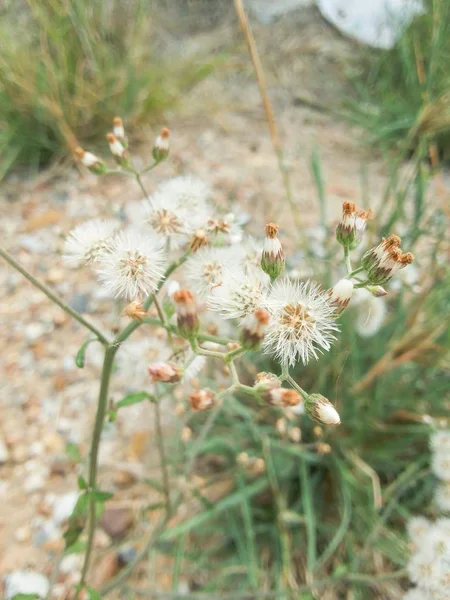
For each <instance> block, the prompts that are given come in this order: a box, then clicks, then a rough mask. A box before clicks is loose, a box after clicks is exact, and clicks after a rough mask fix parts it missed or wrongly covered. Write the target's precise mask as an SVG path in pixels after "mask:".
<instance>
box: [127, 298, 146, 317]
mask: <svg viewBox="0 0 450 600" xmlns="http://www.w3.org/2000/svg"><path fill="white" fill-rule="evenodd" d="M123 314H124V315H125V316H126V317H129V318H130V319H133V321H143V320H144V319H145V317H146V316H147V311H146V310H145V308H144V303H143V302H140V301H138V300H135V301H134V302H130V304H128V306H126V307H125V309H124V311H123Z"/></svg>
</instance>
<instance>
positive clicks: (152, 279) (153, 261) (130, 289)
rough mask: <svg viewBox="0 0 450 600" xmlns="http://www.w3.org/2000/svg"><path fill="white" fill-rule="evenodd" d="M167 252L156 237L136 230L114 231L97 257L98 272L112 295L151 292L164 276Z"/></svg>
mask: <svg viewBox="0 0 450 600" xmlns="http://www.w3.org/2000/svg"><path fill="white" fill-rule="evenodd" d="M165 266H166V255H165V252H164V250H163V249H162V247H161V244H160V241H159V240H158V239H152V238H151V237H150V236H148V235H145V234H144V233H142V232H141V231H139V230H134V229H129V230H127V231H124V232H120V233H119V234H117V235H116V236H115V237H114V239H113V240H112V243H111V251H110V252H109V254H104V255H102V257H101V258H100V261H99V268H98V275H99V278H100V280H101V282H102V283H103V286H104V287H105V289H106V290H107V291H108V292H109V293H111V294H113V295H114V296H115V297H122V298H137V297H139V296H140V295H141V294H142V295H145V296H147V295H149V294H151V293H152V292H154V291H155V290H156V289H157V287H158V284H159V282H160V281H161V279H162V278H163V276H164V269H165Z"/></svg>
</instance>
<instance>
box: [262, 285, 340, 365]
mask: <svg viewBox="0 0 450 600" xmlns="http://www.w3.org/2000/svg"><path fill="white" fill-rule="evenodd" d="M265 308H267V310H268V312H269V314H270V317H271V318H270V323H269V328H268V332H267V334H266V337H265V339H264V342H263V348H264V350H265V351H266V352H269V353H271V354H274V355H275V356H276V358H277V359H278V360H279V361H280V363H281V364H289V365H291V366H293V365H294V364H295V363H296V362H297V361H298V360H301V361H302V362H303V364H307V363H308V361H309V360H310V359H311V357H314V358H316V359H317V358H318V353H319V352H322V351H323V350H326V351H328V350H329V349H330V347H331V343H332V342H333V340H334V339H335V337H334V335H333V332H334V331H338V327H337V325H336V323H335V318H334V316H335V314H334V310H335V309H334V306H333V305H332V303H331V302H330V299H329V297H328V295H327V294H326V292H323V291H322V290H321V289H320V288H319V286H318V285H317V284H315V283H312V282H311V281H307V282H306V283H300V282H296V281H295V282H294V281H291V280H289V279H284V280H282V281H279V282H276V283H275V285H274V286H273V288H272V290H271V292H270V294H269V296H268V298H267V299H266V300H265Z"/></svg>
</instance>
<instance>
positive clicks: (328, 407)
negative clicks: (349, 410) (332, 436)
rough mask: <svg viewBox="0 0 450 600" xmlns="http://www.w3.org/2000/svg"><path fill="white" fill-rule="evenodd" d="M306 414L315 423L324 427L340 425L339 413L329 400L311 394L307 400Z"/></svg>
mask: <svg viewBox="0 0 450 600" xmlns="http://www.w3.org/2000/svg"><path fill="white" fill-rule="evenodd" d="M305 412H306V414H307V415H308V416H309V417H310V419H312V420H313V421H317V422H318V423H322V425H340V423H341V419H340V417H339V413H338V412H337V410H336V409H335V408H334V406H333V405H332V404H331V402H330V401H329V400H327V398H325V397H324V396H322V395H321V394H311V395H310V396H308V397H307V398H306V400H305Z"/></svg>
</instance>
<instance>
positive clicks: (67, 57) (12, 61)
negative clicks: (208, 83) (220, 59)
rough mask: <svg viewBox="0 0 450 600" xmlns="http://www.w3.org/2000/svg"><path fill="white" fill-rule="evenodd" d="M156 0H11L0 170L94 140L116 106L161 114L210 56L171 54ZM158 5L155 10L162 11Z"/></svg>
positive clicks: (3, 45) (6, 10) (130, 115)
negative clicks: (167, 51) (159, 31)
mask: <svg viewBox="0 0 450 600" xmlns="http://www.w3.org/2000/svg"><path fill="white" fill-rule="evenodd" d="M154 5H155V3H154V2H152V0H131V1H126V0H109V1H108V0H100V1H98V2H89V1H88V0H64V1H63V2H61V1H60V0H24V2H6V3H5V4H4V6H3V7H2V13H3V14H2V18H1V20H0V156H1V159H0V178H1V177H2V176H4V174H5V173H6V172H7V171H8V170H9V169H10V168H11V167H13V166H17V165H27V166H31V167H39V166H40V165H42V164H45V163H47V162H48V161H49V160H50V159H52V158H55V157H63V156H65V155H66V154H67V153H70V152H71V151H73V149H74V147H75V146H76V145H77V138H79V139H82V140H83V142H84V143H86V144H88V145H90V144H92V143H95V141H96V140H97V139H98V138H99V137H101V136H103V135H104V134H105V131H107V128H108V127H110V126H111V120H112V118H113V117H114V116H115V115H116V114H119V115H123V116H126V120H127V127H128V128H129V129H130V128H132V127H133V126H135V125H137V124H140V123H142V122H144V121H145V120H148V119H149V118H153V119H157V118H160V117H161V113H162V111H163V110H164V109H166V108H167V107H169V106H171V105H172V104H173V103H174V102H175V101H177V99H178V98H179V97H180V94H182V93H183V92H184V91H186V90H187V89H189V88H190V87H191V86H193V85H194V84H195V83H196V82H198V81H199V80H200V79H202V78H203V77H205V76H207V75H208V73H209V72H210V70H211V67H212V63H211V62H208V61H203V63H201V62H198V60H197V59H196V58H195V57H192V58H191V59H185V58H180V57H178V58H177V59H174V58H173V57H170V56H166V55H165V51H164V47H163V44H162V42H161V38H162V36H160V37H159V38H158V36H157V35H156V33H157V23H156V12H157V8H154ZM155 11H156V12H155Z"/></svg>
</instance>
